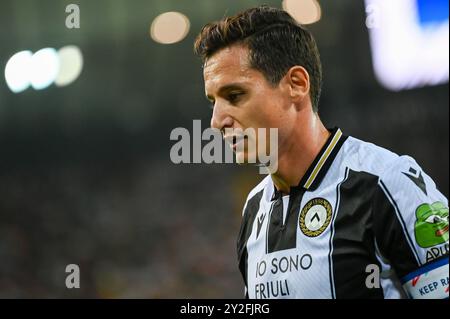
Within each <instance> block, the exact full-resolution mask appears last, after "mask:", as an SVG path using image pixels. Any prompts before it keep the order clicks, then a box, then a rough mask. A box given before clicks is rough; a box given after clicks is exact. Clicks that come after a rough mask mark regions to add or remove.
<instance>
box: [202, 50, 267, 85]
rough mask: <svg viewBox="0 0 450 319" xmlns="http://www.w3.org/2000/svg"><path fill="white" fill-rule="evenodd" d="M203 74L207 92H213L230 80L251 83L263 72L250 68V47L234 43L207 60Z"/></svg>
mask: <svg viewBox="0 0 450 319" xmlns="http://www.w3.org/2000/svg"><path fill="white" fill-rule="evenodd" d="M203 76H204V80H205V90H206V92H207V93H213V91H214V90H216V89H219V88H220V87H221V86H223V85H227V84H228V83H230V82H233V83H242V84H245V83H250V82H251V81H255V80H257V78H259V77H261V76H262V74H261V73H260V72H258V71H257V70H255V69H252V68H250V66H249V62H248V49H247V48H246V47H245V46H242V45H233V46H230V47H226V48H224V49H221V50H219V51H218V52H216V53H215V54H213V55H212V56H211V57H210V58H208V59H207V60H206V63H205V65H204V68H203Z"/></svg>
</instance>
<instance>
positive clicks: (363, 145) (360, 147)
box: [343, 136, 401, 177]
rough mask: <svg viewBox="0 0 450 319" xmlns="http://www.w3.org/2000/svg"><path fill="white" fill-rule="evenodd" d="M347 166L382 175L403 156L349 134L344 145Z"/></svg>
mask: <svg viewBox="0 0 450 319" xmlns="http://www.w3.org/2000/svg"><path fill="white" fill-rule="evenodd" d="M343 153H344V157H345V162H346V166H349V167H350V168H352V169H354V170H356V171H365V172H367V173H370V174H373V175H376V176H378V177H382V176H383V175H384V174H386V173H387V171H389V170H391V169H393V168H394V167H395V166H396V164H395V163H397V162H398V161H401V156H399V155H398V154H396V153H394V152H392V151H390V150H388V149H386V148H383V147H381V146H378V145H375V144H373V143H369V142H365V141H362V140H360V139H357V138H354V137H351V136H349V137H348V138H347V141H346V142H345V143H344V146H343Z"/></svg>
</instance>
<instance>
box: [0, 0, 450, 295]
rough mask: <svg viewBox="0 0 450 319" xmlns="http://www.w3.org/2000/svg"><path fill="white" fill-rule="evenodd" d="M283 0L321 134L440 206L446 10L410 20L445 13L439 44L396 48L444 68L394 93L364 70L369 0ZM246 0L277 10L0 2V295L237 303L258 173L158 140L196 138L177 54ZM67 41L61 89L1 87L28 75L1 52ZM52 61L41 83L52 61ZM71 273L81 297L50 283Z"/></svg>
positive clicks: (219, 4)
mask: <svg viewBox="0 0 450 319" xmlns="http://www.w3.org/2000/svg"><path fill="white" fill-rule="evenodd" d="M296 1H297V3H294V6H293V8H294V9H295V8H296V6H300V7H302V8H303V9H302V11H301V12H300V14H299V19H306V20H305V21H304V22H307V23H310V24H309V25H308V28H309V29H310V30H311V31H312V32H313V34H314V35H315V37H316V40H317V42H318V46H319V49H320V52H321V56H322V62H323V68H324V87H323V94H322V98H321V103H320V114H321V117H322V118H323V120H324V122H325V123H326V124H327V126H329V127H333V126H339V127H341V128H342V129H343V131H344V132H345V133H346V134H349V135H353V136H356V137H359V138H361V139H364V140H367V141H370V142H373V143H376V144H378V145H381V146H384V147H387V148H389V149H392V150H393V151H395V152H397V153H399V154H408V155H411V156H413V157H414V158H415V159H416V160H417V161H418V163H419V164H420V165H422V167H423V169H424V170H425V171H426V172H427V173H428V174H429V175H430V176H431V177H432V178H434V180H435V181H436V183H437V185H438V188H439V189H440V190H441V191H442V192H443V193H444V194H445V195H446V196H447V197H448V195H449V144H448V143H449V126H448V123H449V122H448V121H449V120H448V118H449V117H448V116H449V114H448V113H449V87H448V0H446V1H441V0H434V1H428V5H427V8H426V9H427V10H428V11H427V10H425V9H424V10H425V11H423V10H422V9H423V8H422V9H421V10H422V11H420V13H421V15H420V19H419V17H418V18H417V19H418V21H420V23H422V25H426V24H427V23H428V22H430V21H431V22H433V21H432V20H433V14H432V13H433V12H440V13H441V15H442V12H443V11H442V8H443V7H442V6H444V8H446V11H445V12H446V13H445V14H443V17H442V16H440V17H437V19H438V20H439V19H441V20H442V19H444V20H445V19H446V21H447V22H446V40H445V36H444V40H445V41H446V42H445V41H442V39H441V38H440V40H438V41H437V46H436V47H429V46H428V45H427V46H426V47H427V48H425V46H416V47H415V48H414V47H411V46H407V43H405V44H404V45H405V46H406V47H407V48H409V49H407V50H405V52H404V53H402V54H412V55H414V56H416V57H417V56H420V52H421V51H422V50H431V51H433V50H434V52H441V53H442V54H443V55H444V57H446V59H447V63H446V64H445V63H441V62H439V61H436V60H435V61H434V62H435V64H436V63H438V65H437V71H436V70H435V71H433V70H432V69H429V70H430V71H429V72H428V73H427V72H425V73H424V74H422V75H421V76H422V78H423V77H425V78H427V79H426V80H423V81H422V80H421V78H419V79H414V76H410V77H409V79H411V81H410V82H408V81H407V82H408V83H407V84H405V87H409V88H408V89H400V87H398V85H397V84H398V83H397V82H395V83H396V85H397V87H395V88H394V90H393V88H392V87H390V88H389V85H387V87H386V83H384V84H382V83H383V81H382V79H380V77H379V76H376V72H375V71H374V67H373V61H374V57H375V53H372V52H375V51H374V50H373V47H372V49H371V43H372V45H373V44H374V41H373V39H374V38H371V34H370V32H371V31H372V30H371V28H374V29H375V31H376V30H377V28H383V27H390V26H391V25H390V24H389V23H388V22H387V21H385V20H383V19H384V18H383V15H382V10H381V15H380V16H376V14H378V13H380V12H377V10H379V9H380V7H377V5H379V4H377V2H378V3H379V1H366V2H364V1H363V0H339V1H330V0H322V1H315V0H314V1H313V0H296ZM399 1H400V0H399ZM401 2H403V3H406V2H408V3H413V4H414V6H416V7H420V6H424V1H421V0H402V1H401ZM71 3H74V4H77V5H78V6H79V9H80V22H81V24H80V28H79V29H77V28H74V29H69V28H67V27H66V25H65V22H66V18H67V17H68V15H69V13H66V11H65V10H66V7H67V5H69V4H71ZM299 3H300V4H299ZM385 3H389V4H390V3H393V2H392V1H388V0H385ZM261 4H269V5H272V6H276V7H281V6H282V2H281V0H280V1H275V0H271V1H267V0H266V1H258V0H245V1H242V0H240V1H238V0H232V1H230V0H226V1H211V0H187V1H181V0H147V1H144V0H133V1H125V0H96V1H88V0H77V1H75V0H74V1H55V0H53V1H50V0H42V1H33V0H14V1H13V0H2V1H1V3H0V24H1V28H0V40H1V45H0V69H1V70H2V72H3V73H2V74H3V75H5V76H3V77H1V78H0V297H3V298H36V297H42V298H57V297H62V298H80V297H83V298H84V297H85V298H222V297H223V298H240V297H242V296H243V288H242V283H241V277H240V274H239V272H238V269H237V262H236V253H235V246H236V245H235V242H236V237H237V233H238V230H239V224H240V214H241V209H242V205H243V203H244V199H245V196H246V194H247V192H248V191H249V190H250V189H251V188H252V187H253V186H254V185H255V184H256V183H257V182H258V180H259V179H261V178H262V176H261V175H259V174H258V173H257V169H256V168H251V167H247V168H244V167H236V166H235V165H232V164H220V165H219V164H217V165H206V164H190V165H187V164H180V165H175V164H173V163H172V162H171V161H170V158H169V152H170V148H171V146H172V145H173V143H174V142H173V141H170V140H169V134H170V132H171V130H172V129H173V128H175V127H186V128H188V129H189V130H191V128H192V120H193V119H201V120H202V124H203V125H204V128H205V126H206V125H207V123H209V116H210V112H211V111H210V109H209V108H208V102H207V101H206V99H205V98H204V93H203V92H204V90H203V82H202V81H203V79H202V71H201V65H200V61H199V60H198V59H197V58H196V57H195V56H194V55H193V53H192V43H193V40H194V38H195V36H196V35H197V33H198V32H199V30H200V28H201V26H203V25H204V24H205V23H207V22H209V21H211V20H217V19H220V18H221V17H223V16H224V15H230V14H234V13H236V12H238V11H241V10H243V9H246V8H249V7H253V6H257V5H261ZM284 5H285V6H287V7H286V8H288V7H289V5H291V7H292V3H290V4H289V3H285V4H284ZM433 6H435V9H436V8H438V10H434V11H433ZM291 7H289V8H291ZM430 8H431V9H430ZM291 9H292V8H291ZM294 9H292V10H294ZM319 10H320V11H319ZM430 10H431V11H430ZM171 11H176V12H180V13H182V14H183V15H184V16H185V18H183V19H184V20H183V19H178V20H177V21H179V23H181V24H180V25H179V24H176V23H175V22H173V21H169V22H164V21H162V22H160V24H159V25H157V24H156V23H157V22H155V24H154V28H153V32H150V26H151V25H152V23H153V22H154V20H155V19H156V18H157V17H158V16H159V15H160V14H163V13H165V12H171ZM430 12H431V13H430ZM297 13H298V12H297ZM319 13H320V14H319ZM372 14H374V15H372ZM405 14H406V13H405ZM430 14H431V16H430ZM165 17H166V18H167V16H165ZM394 17H395V15H394ZM430 17H431V18H430ZM163 18H164V16H163ZM397 18H398V19H399V20H401V19H400V16H397ZM187 19H188V20H187ZM373 19H375V20H373ZM377 19H379V20H377ZM180 21H181V22H180ZM186 21H189V23H188V24H185V25H184V26H183V23H186ZM431 25H432V23H430V24H429V25H428V26H426V27H428V29H430V28H432V26H431ZM185 26H189V29H183V28H184V27H185ZM430 26H431V27H430ZM399 27H401V25H400V26H399ZM172 29H173V30H172ZM444 29H445V24H444ZM158 30H159V31H158ZM161 30H162V31H161ZM388 31H389V30H388ZM394 31H395V30H390V31H389V32H391V34H392V32H394ZM161 32H162V33H161ZM165 32H166V33H167V32H169V33H168V34H166V33H165ZM170 32H175V33H174V34H171V33H170ZM411 32H413V31H412V30H411ZM408 34H409V33H408ZM444 35H445V32H444ZM152 36H153V38H152ZM167 37H169V38H167ZM170 37H172V38H170ZM177 40H179V41H177ZM158 41H160V42H164V41H166V42H173V41H176V42H175V43H172V44H163V43H160V42H158ZM396 41H399V42H398V43H400V44H402V45H403V43H402V42H401V41H406V40H405V39H397V40H396ZM409 44H411V43H409ZM435 44H436V43H435ZM439 45H441V47H439ZM66 46H72V47H70V48H71V50H68V52H72V54H66V55H65V56H66V57H67V56H69V58H67V59H66V60H65V61H66V62H65V63H66V65H65V67H66V68H69V69H70V68H71V67H72V70H71V71H70V70H69V71H67V72H68V74H69V75H67V74H66V78H65V80H64V79H60V81H59V82H58V81H56V82H55V84H51V83H52V81H54V78H53V79H51V77H52V75H50V76H49V77H47V80H48V81H47V82H48V83H43V82H45V81H46V79H45V76H44V79H41V87H39V85H38V84H36V85H35V86H36V88H38V89H37V90H36V89H33V88H32V87H29V88H28V89H26V90H23V91H21V92H16V93H14V92H13V91H12V89H11V88H10V87H9V86H8V85H7V82H6V81H7V80H8V76H14V74H13V75H11V72H12V71H11V70H13V71H14V70H19V71H20V70H21V71H20V72H22V73H27V72H32V71H31V70H29V69H26V67H25V66H24V65H25V64H20V63H21V62H20V61H23V60H20V59H18V60H17V61H19V62H20V63H19V64H17V63H16V65H15V68H14V67H12V66H11V65H12V64H10V72H9V73H8V72H6V73H7V74H5V72H4V70H5V68H6V65H7V63H8V61H10V60H9V59H10V58H11V57H12V56H13V55H14V54H15V53H17V52H19V51H23V50H30V51H31V52H36V51H38V50H40V49H42V48H47V47H50V48H55V49H56V50H58V49H60V48H63V47H66ZM383 48H384V47H382V51H383ZM439 48H440V49H439ZM384 49H386V50H387V48H384ZM51 52H52V54H53V55H51V54H50V57H47V60H46V58H44V59H43V60H42V61H44V62H46V63H48V64H46V66H45V67H44V68H43V69H42V70H40V72H41V75H42V74H43V73H45V72H47V71H48V70H50V69H51V65H52V64H51V61H52V60H51V59H52V57H53V60H54V59H55V56H56V57H58V56H57V55H55V52H56V51H51ZM66 52H67V51H66ZM29 55H30V54H29ZM81 57H82V59H80V58H81ZM397 58H398V59H399V60H398V61H405V60H408V58H407V57H403V56H397ZM56 59H57V58H56ZM71 59H72V60H71ZM61 60H62V58H61ZM381 60H383V58H381ZM17 61H16V62H17ZM49 61H50V62H49ZM67 61H69V62H67ZM44 62H42V63H44ZM81 62H82V63H81ZM23 63H24V62H23ZM439 63H441V64H439ZM419 64H421V63H420V62H419V63H416V65H419ZM61 65H62V64H61ZM28 66H29V65H28ZM77 67H78V68H77ZM11 68H12V69H11ZM406 69H409V70H414V66H409V67H406ZM427 70H428V69H427ZM19 71H18V72H19ZM388 71H389V70H388ZM20 72H19V73H20ZM71 72H72V73H71ZM436 72H437V73H439V74H437V75H436ZM8 74H9V75H8ZM19 75H20V74H19ZM53 75H54V74H53ZM35 76H36V75H35ZM49 79H50V80H49ZM13 80H14V79H12V80H11V79H9V81H10V84H11V83H13V82H11V81H13ZM380 80H381V81H380ZM36 81H38V82H39V79H38V80H36ZM42 81H43V82H42ZM421 81H422V82H423V83H422V82H421ZM416 83H419V85H415V84H416ZM19 84H20V83H19ZM22 84H23V83H22ZM424 84H427V85H424ZM428 84H433V85H428ZM47 85H49V86H48V87H45V86H47ZM19 86H20V85H19ZM400 86H401V85H400ZM413 86H416V87H413ZM44 87H45V88H44ZM16 89H17V90H16V91H20V90H21V88H20V87H19V88H17V87H16ZM22 89H23V87H22ZM72 263H74V264H78V265H79V266H80V269H81V288H80V289H71V290H69V289H67V288H66V286H65V278H66V275H67V274H66V273H65V267H66V265H67V264H72Z"/></svg>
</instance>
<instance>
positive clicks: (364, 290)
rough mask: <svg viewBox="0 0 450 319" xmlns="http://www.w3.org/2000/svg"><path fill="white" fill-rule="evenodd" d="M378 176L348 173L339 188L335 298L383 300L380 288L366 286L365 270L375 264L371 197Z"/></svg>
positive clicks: (334, 261)
mask: <svg viewBox="0 0 450 319" xmlns="http://www.w3.org/2000/svg"><path fill="white" fill-rule="evenodd" d="M377 187H378V177H377V176H375V175H372V174H369V173H366V172H355V171H352V170H351V169H349V170H348V178H347V179H346V180H345V181H344V182H342V184H341V185H340V187H339V188H340V202H339V208H338V210H337V212H336V218H335V222H334V225H333V227H334V236H333V251H332V254H331V256H332V259H333V277H334V285H335V292H336V296H335V297H336V298H349V299H354V298H365V299H366V298H383V297H384V294H383V289H382V288H381V285H380V288H372V289H370V288H368V287H367V286H366V278H367V276H368V275H369V273H366V267H367V265H369V264H375V265H378V267H379V269H381V264H380V263H379V261H378V259H377V257H376V254H375V240H374V238H375V237H374V234H373V230H372V224H373V220H372V205H373V195H374V193H375V191H376V189H377Z"/></svg>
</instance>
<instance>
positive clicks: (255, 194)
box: [243, 175, 271, 214]
mask: <svg viewBox="0 0 450 319" xmlns="http://www.w3.org/2000/svg"><path fill="white" fill-rule="evenodd" d="M270 182H271V177H270V175H267V176H266V177H265V178H263V179H262V181H261V182H259V183H258V185H256V186H255V187H253V189H252V190H251V191H250V192H249V193H248V195H247V199H246V200H245V204H244V209H243V214H244V212H245V209H246V208H247V206H249V203H254V202H258V203H259V201H260V200H261V197H262V194H263V192H264V189H265V188H266V186H267V184H268V183H270Z"/></svg>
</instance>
